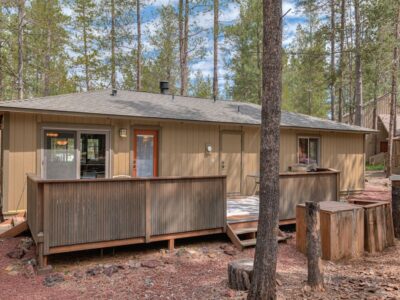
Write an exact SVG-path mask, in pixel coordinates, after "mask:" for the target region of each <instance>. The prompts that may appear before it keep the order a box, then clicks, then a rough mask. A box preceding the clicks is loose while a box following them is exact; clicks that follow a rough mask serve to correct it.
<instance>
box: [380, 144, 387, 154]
mask: <svg viewBox="0 0 400 300" xmlns="http://www.w3.org/2000/svg"><path fill="white" fill-rule="evenodd" d="M379 150H380V152H385V153H386V152H387V151H388V142H381V144H380V149H379Z"/></svg>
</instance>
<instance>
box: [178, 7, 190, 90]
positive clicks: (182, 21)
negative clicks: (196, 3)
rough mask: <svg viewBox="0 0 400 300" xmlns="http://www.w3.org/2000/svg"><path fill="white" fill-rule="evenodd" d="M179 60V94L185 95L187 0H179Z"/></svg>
mask: <svg viewBox="0 0 400 300" xmlns="http://www.w3.org/2000/svg"><path fill="white" fill-rule="evenodd" d="M178 19H179V20H178V23H179V62H180V77H181V88H180V94H181V95H182V96H186V95H187V89H188V79H189V69H188V46H189V45H188V42H189V0H185V2H183V0H179V15H178Z"/></svg>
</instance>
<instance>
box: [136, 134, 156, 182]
mask: <svg viewBox="0 0 400 300" xmlns="http://www.w3.org/2000/svg"><path fill="white" fill-rule="evenodd" d="M132 175H133V176H134V177H156V176H158V131H157V130H141V129H137V130H134V133H133V170H132Z"/></svg>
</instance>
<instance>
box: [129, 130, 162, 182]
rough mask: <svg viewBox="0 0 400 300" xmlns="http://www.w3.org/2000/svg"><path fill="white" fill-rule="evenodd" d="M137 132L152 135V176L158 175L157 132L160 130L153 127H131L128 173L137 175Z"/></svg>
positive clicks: (133, 175)
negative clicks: (129, 167)
mask: <svg viewBox="0 0 400 300" xmlns="http://www.w3.org/2000/svg"><path fill="white" fill-rule="evenodd" d="M138 134H148V135H153V137H154V145H153V174H154V176H153V177H158V170H159V159H158V155H159V153H160V151H159V134H160V131H159V130H158V129H154V128H146V129H142V128H134V129H133V134H132V140H131V143H132V165H131V171H130V173H131V174H132V177H137V174H136V172H137V169H136V155H137V151H136V136H137V135H138Z"/></svg>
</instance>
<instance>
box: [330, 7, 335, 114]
mask: <svg viewBox="0 0 400 300" xmlns="http://www.w3.org/2000/svg"><path fill="white" fill-rule="evenodd" d="M335 37H336V22H335V0H331V37H330V38H331V40H330V42H331V82H330V92H331V119H332V120H335V81H336V80H335V78H336V67H335Z"/></svg>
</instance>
